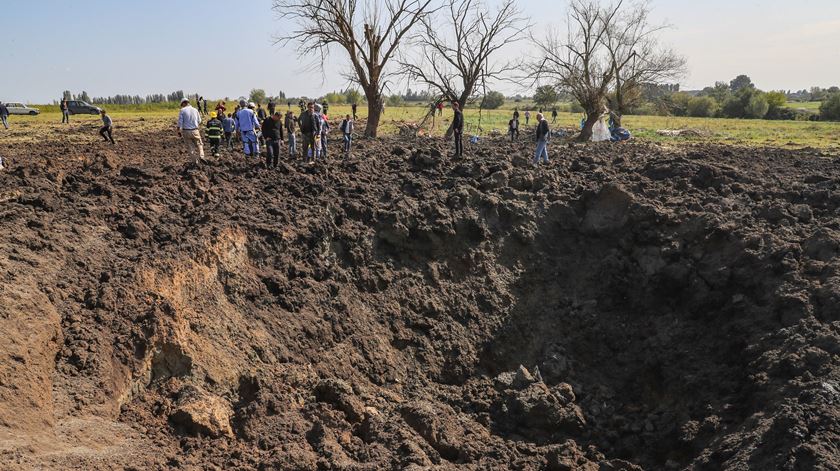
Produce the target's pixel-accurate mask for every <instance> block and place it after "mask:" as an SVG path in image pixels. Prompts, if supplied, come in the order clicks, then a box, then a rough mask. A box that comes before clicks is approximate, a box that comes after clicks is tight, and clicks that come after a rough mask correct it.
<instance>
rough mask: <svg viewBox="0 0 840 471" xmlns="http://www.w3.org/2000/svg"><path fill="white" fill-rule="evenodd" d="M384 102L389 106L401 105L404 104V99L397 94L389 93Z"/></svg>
mask: <svg viewBox="0 0 840 471" xmlns="http://www.w3.org/2000/svg"><path fill="white" fill-rule="evenodd" d="M386 104H387V105H388V106H390V107H395V106H403V105H405V100H403V97H401V96H399V95H391V96H389V97H388V100H387V102H386Z"/></svg>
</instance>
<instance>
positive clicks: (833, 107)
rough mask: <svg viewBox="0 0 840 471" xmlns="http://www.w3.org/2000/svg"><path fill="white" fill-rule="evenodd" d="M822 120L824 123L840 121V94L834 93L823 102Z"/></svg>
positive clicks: (821, 106)
mask: <svg viewBox="0 0 840 471" xmlns="http://www.w3.org/2000/svg"><path fill="white" fill-rule="evenodd" d="M820 118H821V119H822V120H823V121H840V93H833V94H831V95H830V96H829V97H828V99H827V100H825V101H824V102H822V104H821V105H820Z"/></svg>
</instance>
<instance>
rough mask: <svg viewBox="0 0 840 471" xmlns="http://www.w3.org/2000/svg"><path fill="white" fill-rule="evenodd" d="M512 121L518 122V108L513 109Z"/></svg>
mask: <svg viewBox="0 0 840 471" xmlns="http://www.w3.org/2000/svg"><path fill="white" fill-rule="evenodd" d="M513 119H515V120H517V121H519V108H514V109H513Z"/></svg>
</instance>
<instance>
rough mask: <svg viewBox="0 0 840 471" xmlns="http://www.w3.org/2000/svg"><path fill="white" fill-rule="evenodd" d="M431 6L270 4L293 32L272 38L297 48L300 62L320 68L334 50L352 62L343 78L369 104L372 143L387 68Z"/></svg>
mask: <svg viewBox="0 0 840 471" xmlns="http://www.w3.org/2000/svg"><path fill="white" fill-rule="evenodd" d="M431 4H432V0H364V1H361V2H360V1H358V0H274V3H273V7H272V8H273V10H274V11H275V12H276V13H277V15H278V16H279V17H280V18H281V19H288V20H292V21H294V22H295V24H296V26H297V28H296V29H295V30H294V31H291V32H289V33H286V34H284V35H282V36H279V37H278V38H276V40H277V42H278V43H280V44H288V43H289V42H295V43H297V51H298V55H299V56H300V57H302V58H310V57H313V56H316V57H318V59H319V60H320V65H321V66H322V67H323V65H324V63H325V61H326V60H327V57H328V56H329V53H330V49H331V48H332V47H333V46H338V47H339V48H340V49H343V50H344V51H345V52H346V53H347V56H348V58H349V60H350V65H351V69H352V72H351V73H348V74H346V75H347V78H348V79H350V80H352V81H353V82H355V83H358V84H359V85H360V86H361V88H362V90H363V91H364V93H365V97H366V98H367V103H368V120H367V126H366V127H365V136H368V137H376V134H377V130H378V128H379V121H380V118H381V116H382V108H383V105H384V98H383V91H384V89H385V87H386V85H387V84H388V77H389V75H390V72H389V71H388V69H387V65H388V62H389V61H390V60H391V59H392V58H393V57H394V55H395V54H396V52H397V48H398V47H399V45H400V43H401V42H402V40H403V38H404V37H405V36H406V35H407V34H408V33H409V31H411V29H412V28H413V27H414V26H415V25H416V24H417V23H418V22H419V21H421V20H422V19H423V18H425V17H426V16H427V15H428V14H429V13H431V12H432V11H433V9H432V8H430V5H431Z"/></svg>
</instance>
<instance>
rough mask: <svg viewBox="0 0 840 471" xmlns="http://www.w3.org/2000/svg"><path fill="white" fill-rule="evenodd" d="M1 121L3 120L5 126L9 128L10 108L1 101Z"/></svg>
mask: <svg viewBox="0 0 840 471" xmlns="http://www.w3.org/2000/svg"><path fill="white" fill-rule="evenodd" d="M0 121H3V127H4V128H6V129H9V109H8V108H6V105H4V104H3V102H2V101H0Z"/></svg>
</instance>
